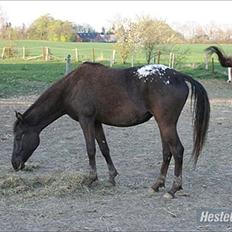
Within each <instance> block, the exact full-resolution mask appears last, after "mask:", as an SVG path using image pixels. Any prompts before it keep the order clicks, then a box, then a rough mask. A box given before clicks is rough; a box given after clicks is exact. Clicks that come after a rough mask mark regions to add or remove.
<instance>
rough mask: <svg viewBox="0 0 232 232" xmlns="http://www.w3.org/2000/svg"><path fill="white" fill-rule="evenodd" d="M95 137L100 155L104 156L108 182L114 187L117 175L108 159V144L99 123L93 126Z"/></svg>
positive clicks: (109, 158)
mask: <svg viewBox="0 0 232 232" xmlns="http://www.w3.org/2000/svg"><path fill="white" fill-rule="evenodd" d="M95 136H96V140H97V142H98V145H99V148H100V150H101V152H102V155H103V156H104V158H105V160H106V163H107V166H108V169H109V181H110V182H111V183H112V184H113V185H115V180H114V178H115V177H116V176H117V175H118V172H117V170H116V168H115V167H114V164H113V161H112V159H111V157H110V150H109V147H108V144H107V142H106V138H105V134H104V130H103V128H102V124H101V123H96V124H95Z"/></svg>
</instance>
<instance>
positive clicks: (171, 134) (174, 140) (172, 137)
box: [160, 124, 184, 197]
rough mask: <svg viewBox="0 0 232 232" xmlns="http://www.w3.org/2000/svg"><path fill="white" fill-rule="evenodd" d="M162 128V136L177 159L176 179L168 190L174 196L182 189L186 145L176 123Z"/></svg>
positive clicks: (175, 159)
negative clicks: (182, 142)
mask: <svg viewBox="0 0 232 232" xmlns="http://www.w3.org/2000/svg"><path fill="white" fill-rule="evenodd" d="M160 129H161V133H162V137H163V139H164V140H165V141H166V143H167V144H168V145H169V149H170V152H171V154H172V155H173V157H174V161H175V168H174V181H173V184H172V187H171V189H170V190H169V191H168V193H169V194H170V195H171V196H172V197H174V196H175V193H176V192H177V191H178V190H180V189H182V164H183V153H184V147H183V146H182V144H181V142H180V139H179V136H178V134H177V131H176V124H173V125H166V126H165V127H160ZM170 195H169V196H170ZM166 196H168V195H166Z"/></svg>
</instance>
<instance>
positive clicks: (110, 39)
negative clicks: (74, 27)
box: [76, 32, 116, 43]
mask: <svg viewBox="0 0 232 232" xmlns="http://www.w3.org/2000/svg"><path fill="white" fill-rule="evenodd" d="M76 41H77V42H103V43H114V42H116V37H115V35H113V34H102V33H98V32H81V33H77V37H76Z"/></svg>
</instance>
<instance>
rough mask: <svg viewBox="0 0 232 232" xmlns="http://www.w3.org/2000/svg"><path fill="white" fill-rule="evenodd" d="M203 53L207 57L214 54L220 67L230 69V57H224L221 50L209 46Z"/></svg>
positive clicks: (231, 64)
mask: <svg viewBox="0 0 232 232" xmlns="http://www.w3.org/2000/svg"><path fill="white" fill-rule="evenodd" d="M205 52H206V53H207V54H209V55H212V54H213V53H216V54H217V56H218V60H219V62H220V64H221V66H222V67H232V57H231V56H226V55H225V53H224V52H223V51H222V49H219V48H218V47H216V46H210V47H208V48H206V49H205Z"/></svg>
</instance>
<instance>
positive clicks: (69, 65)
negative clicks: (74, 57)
mask: <svg viewBox="0 0 232 232" xmlns="http://www.w3.org/2000/svg"><path fill="white" fill-rule="evenodd" d="M65 60H66V65H65V75H67V74H69V73H70V71H71V55H68V56H67V58H66V59H65Z"/></svg>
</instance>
